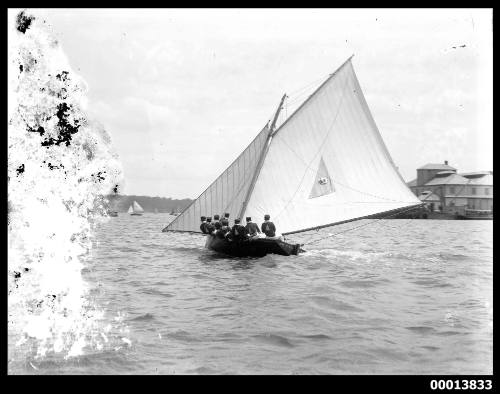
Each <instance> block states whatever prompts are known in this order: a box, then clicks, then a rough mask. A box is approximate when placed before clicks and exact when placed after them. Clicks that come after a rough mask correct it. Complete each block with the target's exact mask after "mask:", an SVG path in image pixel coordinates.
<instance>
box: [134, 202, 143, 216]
mask: <svg viewBox="0 0 500 394" xmlns="http://www.w3.org/2000/svg"><path fill="white" fill-rule="evenodd" d="M133 205H134V212H136V213H141V212H144V209H142V207H141V206H140V205H139V203H138V202H137V201H134V204H133Z"/></svg>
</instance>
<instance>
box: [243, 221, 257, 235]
mask: <svg viewBox="0 0 500 394" xmlns="http://www.w3.org/2000/svg"><path fill="white" fill-rule="evenodd" d="M245 228H246V230H247V233H248V236H249V237H255V236H256V235H257V234H260V229H259V226H257V224H256V223H254V222H252V218H251V217H247V225H246V226H245Z"/></svg>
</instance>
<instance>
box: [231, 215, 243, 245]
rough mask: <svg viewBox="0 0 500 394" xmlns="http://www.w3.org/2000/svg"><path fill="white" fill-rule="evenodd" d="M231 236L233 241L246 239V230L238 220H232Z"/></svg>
mask: <svg viewBox="0 0 500 394" xmlns="http://www.w3.org/2000/svg"><path fill="white" fill-rule="evenodd" d="M231 235H232V237H233V240H234V241H242V240H244V239H246V238H247V229H246V228H245V226H242V225H241V224H240V219H234V226H233V228H232V229H231Z"/></svg>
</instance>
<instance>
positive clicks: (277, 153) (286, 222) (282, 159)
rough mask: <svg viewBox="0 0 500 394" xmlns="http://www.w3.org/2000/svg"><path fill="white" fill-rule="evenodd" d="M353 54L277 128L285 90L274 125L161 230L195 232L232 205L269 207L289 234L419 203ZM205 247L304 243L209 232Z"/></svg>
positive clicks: (294, 248) (239, 211) (253, 212)
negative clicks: (388, 143) (368, 96)
mask: <svg viewBox="0 0 500 394" xmlns="http://www.w3.org/2000/svg"><path fill="white" fill-rule="evenodd" d="M351 58H352V56H351ZM351 58H349V59H348V60H347V61H346V62H345V63H344V64H343V65H342V66H340V67H339V69H337V71H335V72H334V73H333V74H330V76H329V77H328V78H327V79H326V81H324V82H323V83H322V84H321V85H320V86H319V87H318V88H317V89H316V90H315V91H314V93H312V94H311V95H310V96H309V97H308V98H307V99H306V100H305V101H304V102H303V103H302V104H301V105H300V106H299V107H298V108H297V110H295V112H293V113H292V114H291V115H290V116H289V117H288V118H287V119H286V120H285V121H284V122H283V123H282V124H281V126H280V127H278V128H277V129H275V125H276V120H277V118H278V115H279V112H280V110H281V108H282V105H283V102H284V100H285V98H286V95H285V96H283V98H282V99H281V103H280V105H279V107H278V110H277V111H276V114H275V115H274V118H273V121H272V122H271V125H270V126H269V122H268V124H267V125H266V126H265V127H264V129H263V130H262V131H261V132H260V133H259V134H258V135H257V136H256V137H255V139H254V140H253V141H252V142H251V143H250V145H249V146H248V147H247V148H246V149H245V150H244V151H243V152H242V153H241V154H240V156H239V157H238V158H237V159H236V160H235V161H234V162H233V163H232V164H231V165H230V166H229V167H228V168H227V169H226V170H225V171H224V172H223V173H222V174H221V175H220V176H219V177H218V178H217V179H216V180H215V181H214V182H213V183H212V184H211V185H210V186H209V187H208V189H206V190H205V191H204V192H203V193H202V194H201V195H200V196H199V197H198V198H197V199H196V200H195V201H194V202H193V203H192V204H191V205H190V206H189V207H188V208H187V209H185V210H184V211H183V212H182V214H181V215H179V216H177V217H176V218H175V219H174V220H173V221H172V222H170V223H169V224H168V225H167V226H166V227H165V228H164V229H163V231H186V232H195V233H196V232H198V233H199V232H200V228H199V225H200V216H203V215H204V216H210V215H212V214H213V213H220V212H230V213H231V215H232V217H236V218H241V220H242V222H243V221H244V220H245V217H247V216H251V217H252V219H253V220H254V221H261V220H262V218H263V216H264V214H270V215H271V220H272V221H273V222H274V223H275V225H276V227H277V230H278V231H280V232H281V233H282V234H283V235H287V234H294V233H300V232H304V231H310V230H315V229H319V228H322V227H328V226H334V225H337V224H341V223H346V222H351V221H354V220H359V219H364V218H368V217H373V215H376V214H380V213H386V214H388V213H389V212H391V213H392V212H400V211H401V210H403V209H404V210H408V209H411V207H416V206H418V205H421V202H420V200H418V198H417V197H416V196H415V195H414V194H413V193H412V192H411V191H410V189H409V188H408V187H407V186H406V184H405V182H404V181H403V179H402V178H401V176H400V174H399V172H398V170H397V168H396V166H395V164H394V163H393V161H392V159H391V156H390V155H389V152H388V150H387V148H386V146H385V144H384V142H383V140H382V137H381V135H380V133H379V131H378V129H377V126H376V125H375V121H374V119H373V117H372V115H371V113H370V110H369V108H368V105H367V103H366V101H365V98H364V96H363V93H362V91H361V87H360V85H359V82H358V79H357V77H356V74H355V73H354V68H353V66H352V63H351ZM205 246H206V247H207V248H210V249H213V250H216V251H219V252H224V253H227V254H230V255H236V256H242V255H254V256H262V255H265V254H266V253H277V254H282V255H290V254H298V253H299V252H300V251H301V248H300V246H302V245H298V244H290V243H287V242H283V241H282V240H276V239H270V238H262V239H252V240H245V241H244V242H240V243H236V242H232V243H231V242H229V241H227V240H226V239H224V238H222V239H221V238H219V237H216V236H214V235H208V236H207V240H206V245H205Z"/></svg>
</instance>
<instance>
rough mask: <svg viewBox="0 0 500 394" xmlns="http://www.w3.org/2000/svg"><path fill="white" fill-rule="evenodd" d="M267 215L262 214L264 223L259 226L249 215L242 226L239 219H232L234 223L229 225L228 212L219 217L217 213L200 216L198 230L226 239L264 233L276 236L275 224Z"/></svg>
mask: <svg viewBox="0 0 500 394" xmlns="http://www.w3.org/2000/svg"><path fill="white" fill-rule="evenodd" d="M270 220H271V217H270V216H269V215H264V223H262V225H261V228H260V229H259V226H258V225H257V224H256V223H254V222H252V218H251V217H247V218H246V221H247V224H246V226H243V225H242V224H241V223H240V222H241V220H240V219H234V225H233V226H232V227H231V226H229V213H225V214H224V217H223V218H222V219H220V217H219V215H214V221H213V222H212V217H210V216H209V217H205V216H202V217H201V224H200V230H201V232H202V233H203V234H212V235H215V236H216V237H219V238H226V239H227V240H228V241H236V242H239V241H244V240H246V239H252V238H260V237H263V236H264V235H265V237H267V238H276V226H275V225H274V223H273V222H271V221H270Z"/></svg>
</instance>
